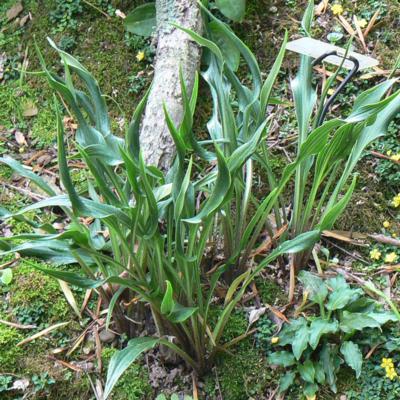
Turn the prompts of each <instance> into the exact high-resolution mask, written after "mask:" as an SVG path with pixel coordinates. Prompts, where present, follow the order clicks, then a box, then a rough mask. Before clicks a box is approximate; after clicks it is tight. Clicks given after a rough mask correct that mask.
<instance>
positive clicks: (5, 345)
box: [0, 324, 24, 373]
mask: <svg viewBox="0 0 400 400" xmlns="http://www.w3.org/2000/svg"><path fill="white" fill-rule="evenodd" d="M23 338H24V337H23V336H22V335H21V334H20V333H19V332H18V331H17V329H15V328H11V327H9V326H7V325H3V324H0V349H1V351H0V373H1V372H8V373H10V372H15V370H16V369H17V367H18V364H19V362H20V359H21V357H22V356H23V354H24V352H23V349H22V348H21V347H17V346H16V344H17V343H18V342H20V341H21V340H22V339H23Z"/></svg>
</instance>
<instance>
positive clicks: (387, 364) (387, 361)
mask: <svg viewBox="0 0 400 400" xmlns="http://www.w3.org/2000/svg"><path fill="white" fill-rule="evenodd" d="M381 367H382V368H393V367H394V365H393V359H392V358H385V357H383V358H382V364H381Z"/></svg>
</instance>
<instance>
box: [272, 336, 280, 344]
mask: <svg viewBox="0 0 400 400" xmlns="http://www.w3.org/2000/svg"><path fill="white" fill-rule="evenodd" d="M278 342H279V337H278V336H274V337H273V338H272V339H271V343H272V344H277V343H278Z"/></svg>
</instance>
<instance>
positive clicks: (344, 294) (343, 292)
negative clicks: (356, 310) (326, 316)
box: [325, 288, 356, 311]
mask: <svg viewBox="0 0 400 400" xmlns="http://www.w3.org/2000/svg"><path fill="white" fill-rule="evenodd" d="M355 294H356V292H355V291H354V290H353V289H349V288H342V289H339V290H336V291H334V292H333V293H331V294H330V295H329V300H328V303H327V304H326V306H325V307H326V308H327V309H328V310H330V311H334V310H341V309H342V308H344V307H346V306H347V304H349V303H350V301H351V300H352V299H353V297H354V295H355Z"/></svg>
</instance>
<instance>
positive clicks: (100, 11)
mask: <svg viewBox="0 0 400 400" xmlns="http://www.w3.org/2000/svg"><path fill="white" fill-rule="evenodd" d="M83 2H84V3H85V4H87V5H88V6H90V7H92V8H94V9H95V10H96V11H98V12H99V13H100V14H103V15H104V16H105V17H106V18H107V19H110V18H111V17H110V16H109V15H108V14H107V13H105V12H104V11H103V10H102V9H100V8H99V7H96V6H95V5H94V4H92V3H90V2H89V1H87V0H83Z"/></svg>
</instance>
